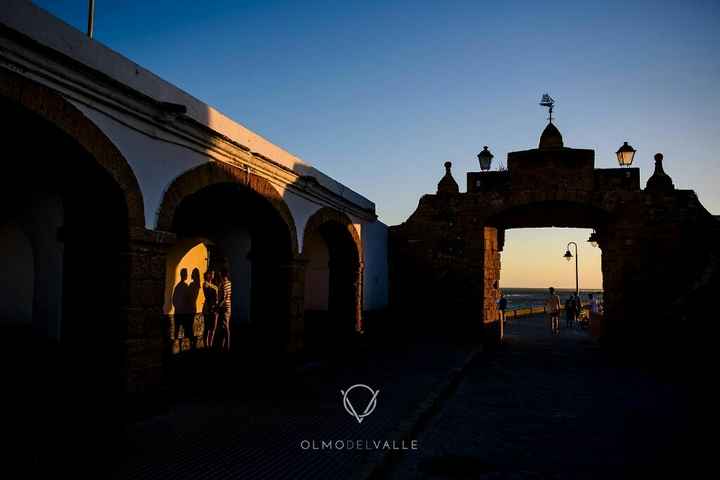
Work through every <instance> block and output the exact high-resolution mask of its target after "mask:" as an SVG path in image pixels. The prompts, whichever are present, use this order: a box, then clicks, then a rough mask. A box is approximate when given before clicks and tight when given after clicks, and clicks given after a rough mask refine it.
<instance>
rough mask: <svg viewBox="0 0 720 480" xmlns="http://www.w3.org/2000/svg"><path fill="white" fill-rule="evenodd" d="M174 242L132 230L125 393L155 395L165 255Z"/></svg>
mask: <svg viewBox="0 0 720 480" xmlns="http://www.w3.org/2000/svg"><path fill="white" fill-rule="evenodd" d="M174 242H175V236H174V235H173V234H171V233H168V232H158V231H152V230H145V229H140V228H137V229H132V230H131V232H130V242H129V248H128V251H127V252H126V265H127V281H128V286H127V287H128V288H127V297H126V301H125V310H126V314H127V315H126V318H127V336H126V338H125V348H126V354H127V355H126V362H127V364H126V371H127V382H126V391H127V393H129V394H138V393H140V394H151V395H152V394H159V393H161V392H162V388H163V375H164V369H163V360H164V354H165V350H166V344H165V342H166V337H167V335H166V329H167V325H166V324H165V321H164V316H163V303H164V298H165V295H164V292H165V269H166V261H167V253H168V251H169V249H170V247H171V246H172V245H173V243H174Z"/></svg>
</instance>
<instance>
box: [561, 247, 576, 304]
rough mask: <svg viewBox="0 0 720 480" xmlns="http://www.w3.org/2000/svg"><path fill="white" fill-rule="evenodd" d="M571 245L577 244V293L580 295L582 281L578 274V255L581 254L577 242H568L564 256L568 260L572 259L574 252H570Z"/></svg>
mask: <svg viewBox="0 0 720 480" xmlns="http://www.w3.org/2000/svg"><path fill="white" fill-rule="evenodd" d="M570 245H575V295H576V296H580V282H579V278H580V276H579V275H578V257H579V255H578V246H577V243H575V242H570V243H568V245H567V249H566V250H565V255H563V257H564V258H565V259H567V261H568V262H569V261H570V260H572V258H573V254H572V253H570Z"/></svg>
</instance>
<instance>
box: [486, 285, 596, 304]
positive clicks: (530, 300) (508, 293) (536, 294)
mask: <svg viewBox="0 0 720 480" xmlns="http://www.w3.org/2000/svg"><path fill="white" fill-rule="evenodd" d="M500 290H501V291H502V292H503V293H504V294H505V298H507V301H508V309H513V308H526V307H542V306H543V305H545V299H546V298H547V296H548V290H547V288H501V289H500ZM555 292H556V293H557V294H558V295H559V296H560V302H561V303H562V304H564V303H565V300H567V298H568V297H569V296H570V295H572V294H574V293H575V289H574V288H572V289H571V288H556V289H555ZM588 293H592V294H593V295H594V296H595V297H597V298H598V300H600V302H602V290H583V289H582V288H581V289H580V298H581V299H582V301H583V303H587V302H588V296H587V294H588Z"/></svg>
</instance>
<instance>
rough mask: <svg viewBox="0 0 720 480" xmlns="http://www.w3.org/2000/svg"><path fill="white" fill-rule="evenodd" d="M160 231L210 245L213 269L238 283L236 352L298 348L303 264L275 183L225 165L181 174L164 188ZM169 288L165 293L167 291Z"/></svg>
mask: <svg viewBox="0 0 720 480" xmlns="http://www.w3.org/2000/svg"><path fill="white" fill-rule="evenodd" d="M158 229H159V230H163V231H168V232H172V233H173V234H175V235H176V236H177V238H178V239H179V240H180V241H182V240H183V239H188V238H204V239H207V240H208V248H209V249H210V251H211V253H210V257H212V258H210V259H209V260H208V261H209V263H208V264H207V266H202V267H197V268H199V270H201V271H200V274H201V275H202V274H204V270H205V269H206V268H212V269H214V270H222V269H227V270H228V271H229V274H230V278H231V281H232V284H233V286H232V291H233V293H232V296H233V300H232V317H231V338H232V341H231V345H232V349H233V350H236V351H240V350H244V349H246V350H253V351H257V352H258V354H262V355H263V356H264V357H266V358H267V357H268V356H272V355H273V354H274V353H280V352H282V351H286V350H287V349H288V348H289V349H291V350H294V349H296V348H298V347H297V346H296V345H295V341H294V340H293V338H294V336H295V335H294V334H293V332H294V330H296V329H297V327H296V325H297V324H298V323H300V324H301V323H302V318H301V315H302V313H301V312H297V308H296V307H295V306H294V305H295V304H296V302H295V297H294V295H295V293H294V292H296V291H297V287H296V286H295V283H296V280H295V275H294V274H293V271H294V268H295V266H296V264H295V262H296V260H295V259H296V258H297V236H296V230H295V222H294V220H293V217H292V215H291V213H290V210H289V208H288V207H287V205H286V204H285V202H284V201H283V199H282V197H281V196H280V195H279V194H278V192H277V190H275V188H274V187H273V186H272V185H271V184H270V182H269V181H267V180H266V179H263V178H262V177H259V176H257V175H254V174H252V173H250V172H247V171H244V170H241V169H239V168H237V167H233V166H230V165H225V164H220V163H207V164H204V165H201V166H199V167H196V168H194V169H192V170H190V171H188V172H186V173H184V174H183V175H181V176H179V177H178V178H177V179H175V181H173V183H172V184H171V185H170V187H169V188H168V189H167V190H166V192H165V195H164V197H163V201H162V203H161V207H160V211H159V214H158ZM167 287H168V286H167V285H166V291H167Z"/></svg>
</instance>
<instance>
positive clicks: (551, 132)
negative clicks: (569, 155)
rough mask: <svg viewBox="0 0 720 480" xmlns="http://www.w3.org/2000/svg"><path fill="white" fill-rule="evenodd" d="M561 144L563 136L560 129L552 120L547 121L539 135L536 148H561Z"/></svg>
mask: <svg viewBox="0 0 720 480" xmlns="http://www.w3.org/2000/svg"><path fill="white" fill-rule="evenodd" d="M563 146H564V145H563V138H562V134H561V133H560V130H558V129H557V127H556V126H555V124H553V123H552V122H550V123H548V125H547V127H545V130H543V132H542V135H540V144H539V145H538V148H562V147H563Z"/></svg>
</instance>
